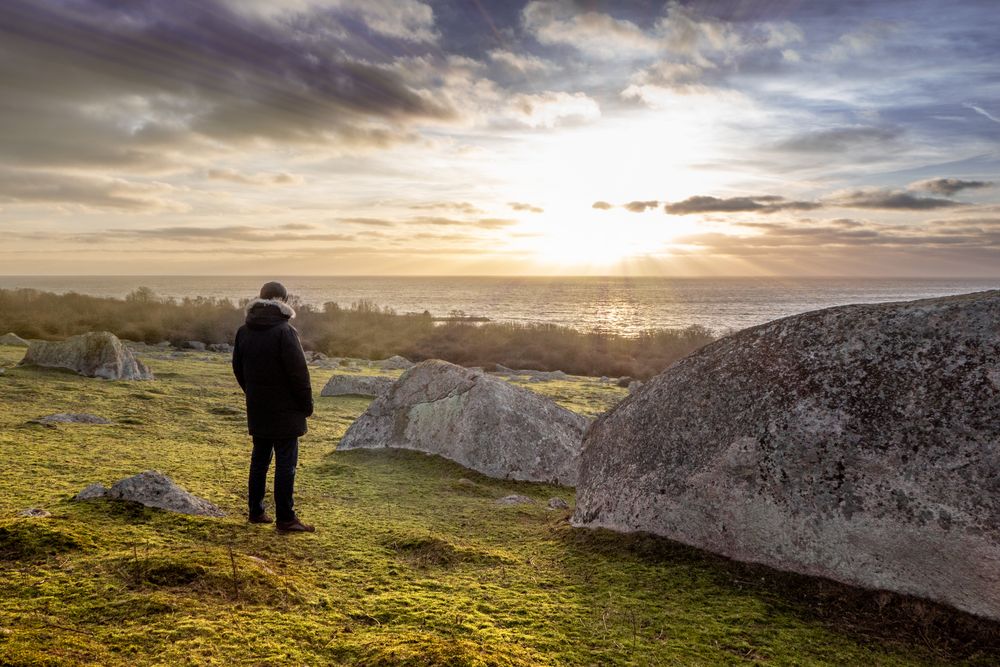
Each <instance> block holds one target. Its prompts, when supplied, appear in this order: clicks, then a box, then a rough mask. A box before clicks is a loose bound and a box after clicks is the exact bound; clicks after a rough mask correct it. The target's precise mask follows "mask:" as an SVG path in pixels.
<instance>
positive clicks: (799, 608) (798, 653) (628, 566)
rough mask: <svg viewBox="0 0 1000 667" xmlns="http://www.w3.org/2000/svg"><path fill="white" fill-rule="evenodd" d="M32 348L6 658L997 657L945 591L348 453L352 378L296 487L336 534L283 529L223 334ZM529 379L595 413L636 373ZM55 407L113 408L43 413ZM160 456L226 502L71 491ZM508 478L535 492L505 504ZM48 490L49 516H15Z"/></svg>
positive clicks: (11, 501) (12, 424)
mask: <svg viewBox="0 0 1000 667" xmlns="http://www.w3.org/2000/svg"><path fill="white" fill-rule="evenodd" d="M23 354H24V348H18V347H7V346H0V367H2V368H4V373H3V374H0V405H3V407H4V409H3V410H2V411H0V449H2V450H3V451H4V452H5V462H4V492H3V493H2V494H0V599H2V600H3V604H2V605H0V664H4V665H17V666H20V665H39V664H41V665H80V664H102V665H109V666H114V665H137V664H261V665H263V664H266V665H283V664H287V665H306V664H312V665H315V664H359V665H376V666H378V665H404V666H405V665H412V666H417V665H452V666H455V667H463V666H468V667H472V666H477V667H485V666H495V667H500V666H507V667H510V666H526V665H533V666H534V665H539V666H540V665H594V664H601V665H663V664H685V665H725V664H748V663H749V664H830V665H844V664H877V665H931V664H947V663H964V664H970V665H992V664H996V657H997V655H998V653H997V651H1000V637H998V635H997V630H996V624H990V623H987V622H985V621H979V620H976V619H974V618H972V617H969V616H967V615H964V614H959V613H956V612H952V611H949V610H947V609H944V608H942V607H940V606H937V605H933V604H930V603H925V602H921V601H917V600H913V599H908V598H904V597H899V596H894V595H890V594H885V593H882V594H879V593H868V592H864V591H859V590H857V589H852V588H848V587H844V586H840V585H837V584H834V583H832V582H829V581H825V580H818V579H811V578H808V577H801V576H796V575H788V574H782V573H779V572H776V571H774V570H769V569H767V568H763V567H757V566H751V565H743V564H738V563H734V562H732V561H728V560H725V559H723V558H719V557H715V556H711V555H708V554H706V553H704V552H699V551H696V550H694V549H690V548H687V547H684V546H681V545H679V544H676V543H673V542H670V541H668V540H663V539H658V538H653V537H649V536H644V535H627V536H626V535H619V534H614V533H609V532H606V531H600V530H597V531H591V530H582V529H575V528H573V527H572V526H571V525H570V524H569V511H567V510H549V509H547V501H548V499H549V498H551V497H558V498H562V499H563V500H565V501H566V502H568V503H569V504H570V506H572V505H573V503H574V493H573V490H572V489H569V488H565V487H554V486H549V485H544V484H530V483H521V482H510V481H503V480H496V479H490V478H487V477H483V476H481V475H477V474H475V473H473V472H471V471H469V470H466V469H463V468H461V467H459V466H457V465H455V464H453V463H450V462H448V461H445V460H443V459H440V458H436V457H429V456H425V455H422V454H419V453H415V452H402V451H397V452H392V451H381V452H380V451H365V450H359V451H349V452H337V451H335V448H336V445H337V443H338V441H339V439H340V438H341V436H342V435H343V434H344V431H345V430H346V428H347V426H348V425H349V424H350V423H351V422H352V421H353V420H354V419H355V418H356V417H357V416H358V415H360V414H361V412H363V411H364V409H365V408H366V406H367V405H368V401H367V400H365V399H361V398H356V397H336V398H318V399H317V404H316V415H315V417H314V418H313V419H312V420H311V421H310V432H309V434H308V435H307V436H306V437H305V438H304V440H303V443H302V447H301V468H300V470H299V472H298V476H297V481H296V484H297V491H298V494H297V495H298V498H297V500H298V508H299V510H300V511H301V512H302V515H303V517H304V518H306V519H307V520H309V521H310V522H311V523H315V524H316V525H317V526H318V532H317V533H316V534H315V535H303V536H290V537H289V536H281V535H277V534H275V532H274V530H273V529H272V528H271V527H267V526H251V525H247V524H246V522H245V520H244V518H243V511H244V508H245V500H244V492H245V491H244V484H245V468H246V465H247V457H248V452H249V449H248V447H249V440H248V437H247V436H246V434H245V423H244V418H243V414H242V395H241V394H240V391H239V388H238V387H237V386H236V384H235V382H234V380H233V379H232V376H231V373H230V370H229V368H228V363H227V362H228V360H227V357H226V355H225V354H211V353H190V354H189V355H181V356H180V357H179V358H169V354H166V353H165V354H162V355H160V356H157V355H155V354H152V353H151V354H149V355H147V356H143V357H142V359H143V361H144V362H146V363H148V364H149V366H150V367H151V368H152V370H153V371H154V372H155V374H156V377H157V379H156V380H155V381H153V382H143V383H133V382H106V381H99V380H94V379H88V378H84V377H80V376H78V375H75V374H71V373H66V372H62V371H56V370H45V369H39V368H32V367H18V366H15V364H16V363H17V361H19V360H20V359H21V357H22V356H23ZM160 357H162V358H160ZM365 372H366V373H367V372H368V371H367V370H366V371H365ZM327 379H328V377H327V376H326V375H325V374H322V373H321V372H316V373H314V377H313V382H314V391H315V392H316V393H317V394H318V392H319V389H320V387H322V386H323V384H324V383H325V381H326V380H327ZM523 386H526V387H529V388H530V389H532V390H533V391H537V392H539V393H543V394H545V395H547V396H550V397H551V398H553V399H554V400H556V401H557V402H559V403H560V404H561V405H563V406H564V407H567V408H569V409H571V410H575V411H578V412H580V413H582V414H586V415H589V416H592V415H595V414H598V413H601V412H603V411H605V410H607V409H608V408H609V407H611V406H612V405H614V404H615V403H616V402H618V401H619V400H621V398H622V397H624V396H625V395H626V390H625V389H622V388H619V387H617V386H614V385H608V384H601V383H598V382H596V381H593V380H589V381H588V380H580V379H574V378H570V379H567V380H563V381H552V382H537V383H531V382H525V383H523ZM57 412H86V413H91V414H95V415H99V416H102V417H105V418H107V419H108V420H110V421H111V422H112V424H109V425H103V426H102V425H84V424H57V425H52V426H44V425H39V424H34V423H30V422H31V420H34V419H37V418H38V417H40V416H42V415H46V414H50V413H57ZM147 469H158V470H160V471H162V472H164V473H166V474H167V475H169V476H170V477H171V478H172V479H173V480H174V481H176V482H177V483H178V484H180V485H182V486H184V487H185V488H186V489H188V490H189V491H191V492H192V493H195V494H196V495H198V496H201V497H204V498H206V499H209V500H211V501H212V502H214V503H217V504H218V505H220V506H221V507H222V508H223V509H224V510H225V511H226V512H227V513H228V518H223V519H215V518H206V517H191V516H183V515H178V514H170V513H166V512H163V511H159V510H153V509H148V508H144V507H141V506H137V505H130V504H126V503H122V502H112V501H107V500H96V501H88V502H72V501H71V498H72V496H73V495H74V494H75V493H76V492H78V491H79V490H81V489H82V488H83V487H85V486H86V485H88V484H89V483H91V482H101V483H104V484H108V483H110V482H112V481H114V480H117V479H121V478H123V477H125V476H128V475H133V474H135V473H137V472H140V471H143V470H147ZM510 494H521V495H525V496H528V497H530V498H532V499H533V501H534V502H533V503H531V504H528V505H518V506H515V507H503V506H500V505H497V503H496V501H497V499H499V498H502V497H504V496H507V495H510ZM30 507H34V508H39V509H42V510H46V511H48V512H51V516H49V517H47V518H20V517H17V514H18V513H19V512H21V511H22V510H24V509H27V508H30Z"/></svg>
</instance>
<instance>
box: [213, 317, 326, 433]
mask: <svg viewBox="0 0 1000 667" xmlns="http://www.w3.org/2000/svg"><path fill="white" fill-rule="evenodd" d="M294 316H295V311H294V310H292V309H291V307H289V306H288V304H286V303H283V302H281V301H276V300H273V299H254V300H253V301H251V302H250V303H249V304H248V305H247V318H246V324H244V325H243V326H241V327H240V328H239V331H237V332H236V344H235V345H234V346H233V374H235V375H236V381H237V382H239V383H240V387H242V388H243V393H244V394H246V403H247V426H248V427H249V430H250V435H253V436H257V437H262V438H276V439H277V438H297V437H299V436H301V435H305V433H306V430H307V427H306V417H309V416H310V415H312V413H313V398H312V384H310V382H309V368H308V367H307V366H306V358H305V355H304V354H303V353H302V344H301V343H300V342H299V336H298V333H297V332H296V331H295V329H294V328H293V327H292V325H291V324H289V322H288V320H289V319H291V318H292V317H294Z"/></svg>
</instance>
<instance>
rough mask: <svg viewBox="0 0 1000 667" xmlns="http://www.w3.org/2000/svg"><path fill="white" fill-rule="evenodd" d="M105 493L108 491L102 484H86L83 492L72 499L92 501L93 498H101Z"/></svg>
mask: <svg viewBox="0 0 1000 667" xmlns="http://www.w3.org/2000/svg"><path fill="white" fill-rule="evenodd" d="M107 493H108V489H107V488H106V487H105V486H104V485H103V484H96V483H95V484H88V485H87V486H86V487H84V489H83V491H81V492H80V493H78V494H76V496H74V497H73V500H76V501H81V500H94V499H95V498H103V497H104V496H106V495H107Z"/></svg>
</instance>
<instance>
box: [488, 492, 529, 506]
mask: <svg viewBox="0 0 1000 667" xmlns="http://www.w3.org/2000/svg"><path fill="white" fill-rule="evenodd" d="M534 502H535V501H534V500H532V499H531V498H529V497H528V496H521V495H518V494H513V495H509V496H504V497H503V498H500V499H499V500H497V503H496V504H497V505H507V506H513V505H531V504H532V503H534Z"/></svg>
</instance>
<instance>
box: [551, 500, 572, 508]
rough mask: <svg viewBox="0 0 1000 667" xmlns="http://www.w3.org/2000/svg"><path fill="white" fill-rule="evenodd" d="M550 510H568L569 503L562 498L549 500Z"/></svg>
mask: <svg viewBox="0 0 1000 667" xmlns="http://www.w3.org/2000/svg"><path fill="white" fill-rule="evenodd" d="M549 509H550V510H568V509H569V503H568V502H566V501H565V500H563V499H562V498H549Z"/></svg>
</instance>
